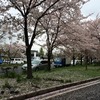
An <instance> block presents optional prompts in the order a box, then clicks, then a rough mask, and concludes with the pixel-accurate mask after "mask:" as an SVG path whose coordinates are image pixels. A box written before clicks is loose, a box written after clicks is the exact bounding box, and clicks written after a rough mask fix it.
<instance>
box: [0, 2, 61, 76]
mask: <svg viewBox="0 0 100 100" xmlns="http://www.w3.org/2000/svg"><path fill="white" fill-rule="evenodd" d="M59 1H60V0H49V1H48V0H38V1H37V0H29V1H27V0H5V1H2V0H0V3H1V4H2V6H1V9H2V13H3V12H5V14H4V16H6V17H7V18H8V21H9V20H12V22H13V26H16V27H14V30H17V31H18V30H19V29H20V30H21V29H22V30H23V31H24V32H23V34H20V37H21V36H23V35H24V39H25V46H26V55H27V66H28V67H27V78H32V68H31V48H32V45H33V42H34V39H35V37H36V35H37V34H38V33H39V32H38V31H39V30H38V29H39V28H37V26H38V22H39V20H40V19H41V18H42V17H44V16H45V14H46V13H47V12H48V10H49V9H51V8H53V6H54V5H55V4H56V3H57V2H59ZM44 5H45V6H46V5H47V6H46V7H44ZM9 9H10V10H11V9H13V10H15V11H17V12H18V15H15V16H12V15H11V14H10V13H9V12H8V11H7V10H9ZM10 10H9V11H10ZM32 27H33V29H32ZM29 33H31V34H29ZM30 35H31V38H30V39H29V37H30Z"/></svg>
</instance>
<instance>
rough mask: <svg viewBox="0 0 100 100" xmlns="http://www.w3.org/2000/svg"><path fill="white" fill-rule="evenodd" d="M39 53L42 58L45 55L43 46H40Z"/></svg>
mask: <svg viewBox="0 0 100 100" xmlns="http://www.w3.org/2000/svg"><path fill="white" fill-rule="evenodd" d="M39 55H40V57H41V58H43V57H44V51H43V48H42V47H41V48H40V51H39Z"/></svg>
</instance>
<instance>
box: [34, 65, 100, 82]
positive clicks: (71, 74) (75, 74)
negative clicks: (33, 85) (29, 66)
mask: <svg viewBox="0 0 100 100" xmlns="http://www.w3.org/2000/svg"><path fill="white" fill-rule="evenodd" d="M33 76H34V77H36V78H37V77H38V78H40V79H48V80H62V81H63V82H75V81H80V80H85V79H89V78H93V77H98V76H100V67H99V66H92V67H90V66H88V69H87V70H85V67H84V66H69V67H62V68H55V69H52V70H51V72H47V71H37V72H33Z"/></svg>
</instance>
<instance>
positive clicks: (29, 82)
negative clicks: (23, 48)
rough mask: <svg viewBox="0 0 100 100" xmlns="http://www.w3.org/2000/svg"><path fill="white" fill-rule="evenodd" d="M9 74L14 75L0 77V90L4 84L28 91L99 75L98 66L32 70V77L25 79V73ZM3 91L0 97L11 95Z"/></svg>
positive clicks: (99, 68) (21, 90) (22, 91)
mask: <svg viewBox="0 0 100 100" xmlns="http://www.w3.org/2000/svg"><path fill="white" fill-rule="evenodd" d="M9 74H10V76H14V77H12V78H8V77H1V78H0V89H1V90H2V89H3V87H5V86H6V87H8V86H11V87H14V88H15V89H18V90H19V91H20V93H28V92H29V91H36V90H39V89H44V88H48V87H52V86H57V85H61V84H65V83H71V82H76V81H81V80H86V79H89V78H94V77H98V76H100V66H88V70H85V67H84V66H69V67H62V68H54V69H52V70H51V71H50V72H48V71H42V70H41V71H33V79H26V78H25V77H26V74H25V73H24V74H23V75H19V76H18V75H14V74H12V73H9ZM15 76H16V77H15ZM5 90H6V89H5ZM5 93H6V92H5ZM5 93H4V94H3V95H1V96H0V98H4V97H9V96H11V94H9V93H8V94H5ZM12 95H13V94H12Z"/></svg>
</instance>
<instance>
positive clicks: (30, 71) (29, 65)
mask: <svg viewBox="0 0 100 100" xmlns="http://www.w3.org/2000/svg"><path fill="white" fill-rule="evenodd" d="M26 56H27V78H28V79H31V78H32V77H33V76H32V67H31V49H30V48H27V49H26Z"/></svg>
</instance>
